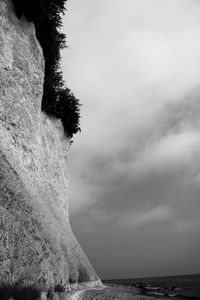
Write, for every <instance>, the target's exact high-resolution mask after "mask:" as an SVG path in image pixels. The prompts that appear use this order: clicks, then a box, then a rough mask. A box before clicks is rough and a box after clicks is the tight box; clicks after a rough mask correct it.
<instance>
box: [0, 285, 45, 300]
mask: <svg viewBox="0 0 200 300" xmlns="http://www.w3.org/2000/svg"><path fill="white" fill-rule="evenodd" d="M40 295H41V292H40V291H39V289H37V288H35V287H32V286H30V287H18V286H11V285H7V284H2V285H1V286H0V299H1V300H9V299H14V300H36V299H40Z"/></svg>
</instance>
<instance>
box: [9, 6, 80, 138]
mask: <svg viewBox="0 0 200 300" xmlns="http://www.w3.org/2000/svg"><path fill="white" fill-rule="evenodd" d="M12 1H13V4H14V7H15V12H16V15H17V17H18V18H21V16H22V15H23V14H24V15H25V16H26V18H27V19H28V20H29V21H32V22H33V23H34V24H35V28H36V35H37V38H38V40H39V41H40V44H41V47H42V48H43V53H44V58H45V81H44V92H43V99H42V110H43V111H44V112H46V113H47V114H48V115H51V116H55V117H57V118H59V119H61V120H62V123H63V126H64V130H65V133H66V135H67V136H68V137H70V138H71V137H72V136H73V134H75V133H77V132H78V131H80V124H79V119H80V103H79V100H78V99H76V98H75V96H74V95H73V94H72V92H71V91H70V90H69V89H68V88H67V87H66V86H65V83H64V80H63V74H62V71H61V70H60V59H61V55H60V50H61V49H63V48H65V47H66V39H65V34H63V33H61V32H60V27H61V26H62V18H61V15H62V14H64V11H65V2H66V0H12Z"/></svg>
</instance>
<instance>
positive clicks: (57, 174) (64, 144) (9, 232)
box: [0, 0, 101, 292]
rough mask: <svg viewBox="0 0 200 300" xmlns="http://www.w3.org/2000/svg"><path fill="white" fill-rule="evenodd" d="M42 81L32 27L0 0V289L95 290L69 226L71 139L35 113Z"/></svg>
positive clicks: (89, 269) (40, 56)
mask: <svg viewBox="0 0 200 300" xmlns="http://www.w3.org/2000/svg"><path fill="white" fill-rule="evenodd" d="M43 81H44V58H43V52H42V49H41V47H40V45H39V43H38V41H37V39H36V35H35V28H34V25H33V24H32V23H31V22H28V21H27V20H26V19H25V18H24V17H22V18H21V19H20V20H19V19H18V18H17V17H16V16H15V14H14V11H13V6H12V4H11V1H10V0H1V1H0V283H1V284H2V283H8V284H10V285H12V284H15V285H21V286H28V285H33V284H34V285H35V286H37V287H39V288H40V289H41V290H42V291H44V292H48V290H50V289H51V290H56V288H57V289H59V288H60V289H61V288H63V289H65V288H66V289H70V287H73V288H75V287H76V286H77V285H78V284H83V285H84V284H85V285H101V282H100V280H99V278H98V276H97V275H96V273H95V271H94V269H93V268H92V266H91V264H90V263H89V261H88V259H87V258H86V256H85V254H84V252H83V250H82V249H81V247H80V246H79V244H78V242H77V241H76V239H75V237H74V235H73V233H72V230H71V227H70V223H69V215H68V194H69V181H68V174H67V167H66V163H67V154H68V150H69V145H70V140H69V139H67V138H66V136H65V135H64V130H63V125H62V123H61V121H60V120H58V119H56V118H50V117H48V116H47V115H45V114H44V113H43V112H42V111H41V101H42V94H43Z"/></svg>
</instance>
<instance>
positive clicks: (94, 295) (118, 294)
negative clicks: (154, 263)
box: [65, 284, 165, 300]
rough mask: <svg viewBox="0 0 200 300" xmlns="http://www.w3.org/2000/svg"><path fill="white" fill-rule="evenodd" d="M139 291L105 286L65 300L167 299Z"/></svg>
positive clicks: (82, 292)
mask: <svg viewBox="0 0 200 300" xmlns="http://www.w3.org/2000/svg"><path fill="white" fill-rule="evenodd" d="M138 293H139V289H136V288H135V287H131V286H123V285H120V284H119V285H117V284H113V285H104V286H103V287H100V288H85V289H83V290H79V291H76V292H74V293H73V294H72V295H71V296H70V298H67V299H65V300H94V299H95V300H158V299H159V300H164V299H165V298H160V297H159V298H158V297H150V296H143V295H139V294H138Z"/></svg>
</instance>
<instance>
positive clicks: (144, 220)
mask: <svg viewBox="0 0 200 300" xmlns="http://www.w3.org/2000/svg"><path fill="white" fill-rule="evenodd" d="M172 217H173V211H172V208H171V207H170V206H168V205H159V206H157V207H155V208H152V209H150V210H147V211H134V212H133V213H128V214H126V215H123V217H122V219H121V222H120V226H122V227H131V228H135V227H139V226H143V225H147V224H149V223H152V222H160V221H165V220H169V219H171V218H172Z"/></svg>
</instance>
